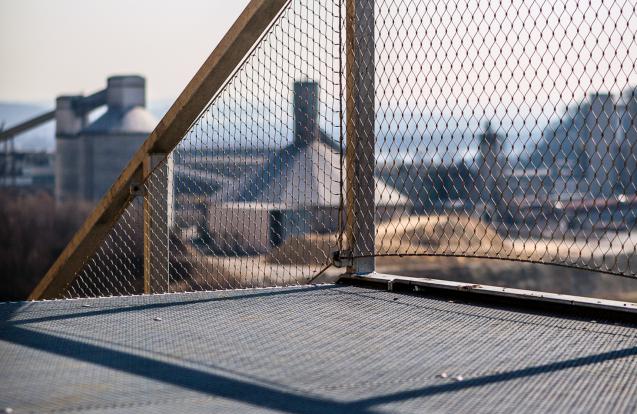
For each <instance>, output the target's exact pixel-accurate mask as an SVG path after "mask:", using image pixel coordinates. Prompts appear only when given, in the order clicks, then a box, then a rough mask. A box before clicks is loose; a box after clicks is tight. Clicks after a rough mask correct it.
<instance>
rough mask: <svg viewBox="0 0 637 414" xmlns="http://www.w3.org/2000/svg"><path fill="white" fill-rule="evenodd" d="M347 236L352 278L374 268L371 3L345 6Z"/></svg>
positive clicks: (350, 0)
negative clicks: (351, 259)
mask: <svg viewBox="0 0 637 414" xmlns="http://www.w3.org/2000/svg"><path fill="white" fill-rule="evenodd" d="M346 36H347V38H346V59H347V60H346V89H347V91H346V94H347V95H346V101H347V103H346V105H347V108H346V109H347V143H346V148H345V163H346V167H345V170H346V177H347V186H346V209H347V210H346V213H347V214H346V216H347V220H346V236H347V243H348V244H349V249H348V250H349V251H348V254H349V255H351V257H353V258H354V259H353V261H352V264H351V265H350V266H349V267H348V271H349V272H350V273H357V274H362V273H370V272H373V271H374V269H375V259H374V253H375V249H374V240H375V233H376V231H375V227H374V218H375V216H376V213H375V211H376V207H375V194H374V192H375V185H374V169H375V164H376V159H375V154H374V150H375V144H376V142H375V137H374V122H375V112H374V90H375V88H374V0H347V5H346Z"/></svg>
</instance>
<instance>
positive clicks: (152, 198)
mask: <svg viewBox="0 0 637 414" xmlns="http://www.w3.org/2000/svg"><path fill="white" fill-rule="evenodd" d="M172 167H173V160H172V156H170V155H169V156H168V157H166V154H149V155H148V156H147V157H146V159H145V160H144V164H143V169H144V171H143V175H144V177H148V180H147V182H146V188H145V191H144V293H148V294H149V293H166V292H168V291H169V287H170V228H171V223H172V215H173V211H172V210H173V182H172V181H173V178H172V172H173V171H172V170H173V168H172Z"/></svg>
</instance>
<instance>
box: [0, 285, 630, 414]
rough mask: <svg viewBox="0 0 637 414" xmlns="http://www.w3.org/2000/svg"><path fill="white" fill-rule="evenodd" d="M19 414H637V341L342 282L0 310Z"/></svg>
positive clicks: (5, 401) (601, 325) (1, 367)
mask: <svg viewBox="0 0 637 414" xmlns="http://www.w3.org/2000/svg"><path fill="white" fill-rule="evenodd" d="M0 318H1V319H0V321H1V322H0V323H1V326H0V372H2V374H1V378H2V380H1V381H0V410H1V409H2V408H6V407H10V408H12V409H13V412H14V413H23V412H38V413H44V412H66V411H73V412H75V411H86V412H90V413H110V412H118V413H119V412H130V413H157V412H166V413H177V412H178V413H191V412H192V413H199V412H216V413H222V412H227V413H236V412H264V413H265V412H268V413H270V412H285V413H352V412H365V413H389V412H406V413H410V412H413V413H416V412H418V413H420V412H511V411H515V412H560V413H562V412H613V413H634V412H636V411H637V380H636V379H637V328H636V326H635V325H633V324H631V322H630V320H629V321H628V322H626V321H624V322H621V321H616V320H607V321H605V320H601V319H597V320H592V318H591V317H590V316H587V317H574V316H568V317H567V316H564V315H560V314H556V313H549V312H543V311H539V310H537V309H535V310H532V309H530V308H516V307H512V305H505V304H495V303H488V302H487V301H473V300H470V299H469V300H467V299H465V298H458V297H452V298H450V297H449V296H444V295H440V294H439V293H432V292H389V291H387V290H380V289H376V288H373V287H365V286H355V285H348V284H336V285H317V286H300V287H292V288H271V289H248V290H232V291H218V292H201V293H187V294H166V295H156V296H134V297H114V298H100V299H81V300H68V301H48V302H22V303H6V304H0Z"/></svg>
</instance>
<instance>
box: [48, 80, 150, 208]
mask: <svg viewBox="0 0 637 414" xmlns="http://www.w3.org/2000/svg"><path fill="white" fill-rule="evenodd" d="M102 104H106V107H107V110H106V112H105V113H104V114H102V115H101V116H100V117H99V118H98V119H97V120H95V121H94V122H92V123H89V122H88V114H89V112H90V111H92V110H93V109H95V108H97V107H98V106H101V105H102ZM55 120H56V137H55V142H56V160H55V197H56V200H57V201H58V202H63V201H71V200H86V201H97V200H99V199H100V198H101V197H102V196H103V195H104V193H106V191H107V190H108V189H109V187H110V186H111V184H112V183H113V181H114V180H115V179H116V178H117V176H118V175H119V173H120V172H121V170H122V169H123V168H124V167H125V166H126V163H128V161H129V160H130V158H131V157H132V155H133V154H134V153H135V151H136V150H137V149H138V148H139V146H140V145H141V144H142V143H143V142H144V140H145V139H146V137H147V136H148V134H149V133H150V132H152V130H153V129H154V128H155V125H156V123H157V122H156V120H155V119H154V118H153V116H152V115H151V114H150V113H149V112H148V111H147V110H146V81H145V79H144V78H143V77H141V76H113V77H110V78H109V79H108V82H107V87H106V90H104V91H101V92H98V93H96V94H93V95H91V96H88V97H84V96H61V97H58V98H57V100H56V110H55Z"/></svg>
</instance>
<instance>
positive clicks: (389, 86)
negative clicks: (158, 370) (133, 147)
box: [49, 0, 637, 297]
mask: <svg viewBox="0 0 637 414" xmlns="http://www.w3.org/2000/svg"><path fill="white" fill-rule="evenodd" d="M636 37H637V12H636V10H635V7H634V5H633V4H632V2H628V1H620V0H614V1H610V2H588V3H582V2H577V1H552V2H522V1H511V2H506V3H502V2H495V1H493V2H492V1H484V2H482V1H481V2H465V3H462V2H461V3H454V4H450V3H449V2H445V1H438V0H426V1H425V0H422V1H420V0H404V1H397V0H375V1H374V0H347V1H345V0H322V1H311V0H295V1H292V2H290V3H289V4H286V5H285V6H284V8H283V10H282V11H281V12H280V13H277V14H276V19H275V20H274V21H273V22H272V24H271V25H269V26H268V29H267V30H266V31H265V33H264V34H263V35H262V36H261V37H260V38H259V40H258V42H257V43H256V44H255V45H254V47H253V48H251V50H250V52H249V54H248V55H247V56H246V57H245V58H244V59H242V60H241V63H240V64H239V65H238V66H237V67H236V68H235V69H234V70H233V71H232V74H231V76H230V77H229V78H227V80H226V81H225V83H224V85H223V87H222V88H221V89H220V90H219V92H218V93H216V94H215V96H214V98H213V99H212V100H210V101H209V103H208V104H207V105H206V106H205V109H204V110H203V111H202V112H201V113H200V114H199V115H198V117H197V118H196V119H195V120H194V122H192V123H190V125H189V127H188V130H187V132H186V133H185V135H184V134H182V135H181V136H180V137H179V139H178V144H177V145H176V146H175V147H170V148H168V150H166V151H148V154H147V156H146V157H145V158H144V165H143V173H142V177H144V178H143V180H142V182H141V183H140V184H139V185H136V186H131V192H130V196H128V197H127V202H126V203H125V204H122V206H121V208H119V211H120V214H119V215H118V218H117V220H116V221H114V224H113V225H112V226H110V227H109V230H108V231H106V232H104V233H103V236H102V237H101V238H100V243H95V241H94V243H95V244H96V245H97V248H96V250H94V251H91V252H90V254H86V255H84V258H83V261H82V264H83V265H82V267H81V269H79V270H74V271H73V274H74V275H75V276H73V277H67V279H68V280H67V283H65V284H64V289H61V290H58V292H57V293H55V294H52V295H51V296H65V297H77V296H103V295H113V294H136V293H165V292H180V291H191V290H208V289H224V288H241V287H259V286H271V285H289V284H296V283H307V282H309V281H313V280H316V278H317V277H318V276H319V275H321V274H323V273H324V272H328V273H330V272H331V273H335V274H336V273H339V272H341V271H339V270H338V269H336V267H343V266H347V267H348V271H349V272H351V273H366V272H369V271H373V270H374V268H375V266H376V265H379V266H382V265H384V263H385V262H384V260H386V259H387V258H390V257H392V256H395V257H406V256H408V257H410V259H404V260H407V261H408V262H409V263H410V266H413V265H414V263H416V264H417V263H418V262H417V261H418V260H422V259H423V258H424V257H427V256H461V257H478V258H494V259H505V260H516V261H526V262H536V263H546V264H554V265H561V266H573V267H577V268H581V269H587V270H593V271H597V272H604V273H610V274H615V275H620V276H624V277H628V278H636V279H637V254H636V247H637V231H636V230H635V229H634V227H635V222H636V219H637V148H636V146H637V92H636V90H637V89H636V88H637V69H636V64H637V40H636ZM414 260H415V261H416V262H414ZM392 263H394V262H392ZM397 263H400V262H397ZM405 263H406V262H405ZM54 276H55V275H53V276H51V277H54ZM49 293H50V292H49Z"/></svg>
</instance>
